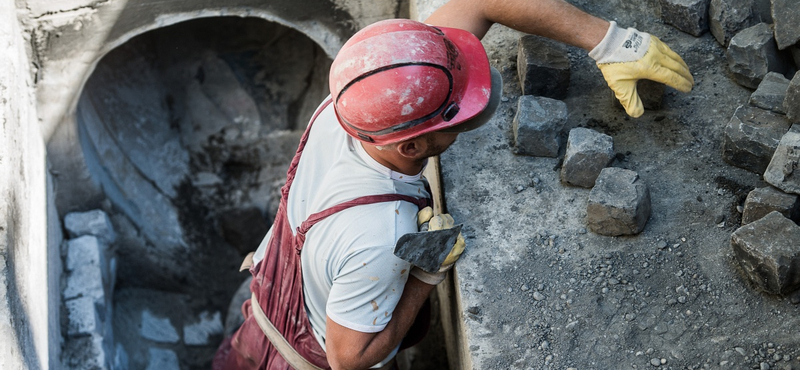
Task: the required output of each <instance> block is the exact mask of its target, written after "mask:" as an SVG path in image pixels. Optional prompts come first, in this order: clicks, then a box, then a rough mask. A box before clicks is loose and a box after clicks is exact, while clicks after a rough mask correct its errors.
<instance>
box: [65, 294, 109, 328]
mask: <svg viewBox="0 0 800 370" xmlns="http://www.w3.org/2000/svg"><path fill="white" fill-rule="evenodd" d="M64 306H65V307H66V309H67V321H68V323H67V335H69V336H78V335H87V334H91V333H98V334H99V333H100V331H101V327H102V322H101V321H100V317H98V315H97V309H96V308H95V305H94V299H93V298H91V297H79V298H75V299H72V300H69V301H66V302H64Z"/></svg>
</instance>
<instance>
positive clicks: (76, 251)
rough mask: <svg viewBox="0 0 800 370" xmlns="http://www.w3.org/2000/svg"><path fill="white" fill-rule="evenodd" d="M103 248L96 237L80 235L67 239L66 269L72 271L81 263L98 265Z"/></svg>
mask: <svg viewBox="0 0 800 370" xmlns="http://www.w3.org/2000/svg"><path fill="white" fill-rule="evenodd" d="M103 249H105V246H104V245H102V244H100V241H99V240H98V239H97V237H95V236H92V235H86V236H82V237H80V238H77V239H72V240H70V241H67V270H68V271H73V270H75V269H76V268H78V267H79V266H83V265H98V266H99V265H100V263H101V262H102V261H103Z"/></svg>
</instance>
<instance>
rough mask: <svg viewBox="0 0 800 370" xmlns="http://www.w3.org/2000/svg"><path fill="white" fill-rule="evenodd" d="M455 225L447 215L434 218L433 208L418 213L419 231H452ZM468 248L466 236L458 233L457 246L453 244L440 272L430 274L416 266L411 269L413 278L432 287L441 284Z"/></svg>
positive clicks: (443, 214)
mask: <svg viewBox="0 0 800 370" xmlns="http://www.w3.org/2000/svg"><path fill="white" fill-rule="evenodd" d="M455 224H456V223H455V221H454V220H453V217H452V216H450V215H449V214H447V213H442V214H440V215H436V216H434V215H433V208H431V207H425V208H423V209H422V210H421V211H419V212H418V213H417V225H418V226H419V231H436V230H444V229H452V228H453V227H454V226H455ZM466 246H467V245H466V243H465V242H464V235H462V234H461V233H458V237H457V238H456V242H455V244H453V248H452V249H450V253H448V254H447V257H446V258H445V259H444V262H442V265H441V266H440V267H439V271H438V272H436V273H429V272H427V271H425V270H423V269H421V268H418V267H416V266H414V267H413V268H411V272H410V274H411V276H414V277H416V278H417V279H419V280H420V281H422V282H423V283H426V284H430V285H437V284H439V283H441V282H442V281H444V278H445V277H447V271H448V270H450V269H451V268H453V265H454V264H455V263H456V261H457V260H458V258H459V257H461V253H464V248H465V247H466Z"/></svg>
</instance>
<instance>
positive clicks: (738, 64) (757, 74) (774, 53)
mask: <svg viewBox="0 0 800 370" xmlns="http://www.w3.org/2000/svg"><path fill="white" fill-rule="evenodd" d="M726 56H727V58H728V68H729V69H730V71H731V73H732V74H733V77H734V80H735V81H736V82H737V83H738V84H740V85H742V86H745V87H749V88H751V89H755V88H757V87H758V84H760V83H761V80H762V79H763V78H764V76H765V75H766V74H767V73H768V72H779V73H782V74H783V73H787V72H788V71H789V70H790V69H791V67H790V66H789V64H788V62H787V60H786V59H785V56H784V55H783V54H782V53H780V52H779V50H778V48H777V46H776V45H775V37H774V36H773V31H772V28H771V27H770V26H769V25H767V24H766V23H759V24H756V25H755V26H752V27H749V28H746V29H744V30H742V31H741V32H739V33H737V34H736V36H734V37H733V38H732V39H731V42H730V45H729V46H728V50H727V52H726Z"/></svg>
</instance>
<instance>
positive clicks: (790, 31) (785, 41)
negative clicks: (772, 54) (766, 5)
mask: <svg viewBox="0 0 800 370" xmlns="http://www.w3.org/2000/svg"><path fill="white" fill-rule="evenodd" d="M772 20H773V21H774V22H775V41H776V42H777V43H778V48H779V49H781V50H783V49H786V48H788V47H789V46H792V45H794V44H796V43H797V42H798V41H800V3H798V2H797V0H772Z"/></svg>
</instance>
